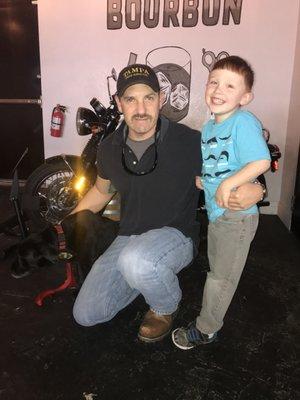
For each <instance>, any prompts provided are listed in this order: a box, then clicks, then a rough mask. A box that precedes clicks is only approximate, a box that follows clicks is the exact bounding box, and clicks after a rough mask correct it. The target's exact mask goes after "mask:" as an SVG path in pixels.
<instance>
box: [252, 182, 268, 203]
mask: <svg viewBox="0 0 300 400" xmlns="http://www.w3.org/2000/svg"><path fill="white" fill-rule="evenodd" d="M253 183H255V184H256V185H259V186H260V187H261V190H262V193H261V198H260V200H259V201H263V200H264V199H265V198H266V197H267V195H268V191H267V188H266V186H265V185H264V184H263V183H261V182H260V181H259V180H257V179H255V181H253Z"/></svg>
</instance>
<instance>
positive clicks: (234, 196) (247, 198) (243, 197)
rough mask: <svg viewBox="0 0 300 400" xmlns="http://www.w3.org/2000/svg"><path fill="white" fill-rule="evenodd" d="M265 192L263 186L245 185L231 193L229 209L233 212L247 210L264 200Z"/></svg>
mask: <svg viewBox="0 0 300 400" xmlns="http://www.w3.org/2000/svg"><path fill="white" fill-rule="evenodd" d="M263 195H264V190H263V187H262V186H261V185H258V184H255V183H245V184H244V185H241V186H239V187H238V188H237V189H236V190H234V191H232V192H231V193H230V197H229V200H228V208H229V209H230V210H233V211H241V210H246V209H247V208H249V207H252V206H254V205H255V204H256V203H258V202H259V201H261V200H262V198H263Z"/></svg>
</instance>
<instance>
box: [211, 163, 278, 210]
mask: <svg viewBox="0 0 300 400" xmlns="http://www.w3.org/2000/svg"><path fill="white" fill-rule="evenodd" d="M269 167H270V160H258V161H253V162H250V163H248V164H247V165H245V167H244V168H242V169H241V170H240V171H238V172H237V173H235V174H234V175H232V176H230V177H229V178H227V179H225V180H224V181H223V182H222V183H221V184H220V185H219V187H218V189H217V191H216V203H217V204H218V206H219V207H222V208H228V200H229V196H230V193H231V191H232V190H234V189H236V188H237V187H238V186H241V185H243V184H244V183H247V182H251V181H253V180H254V179H255V178H257V177H258V176H259V175H261V174H263V173H264V172H266V171H267V170H268V169H269Z"/></svg>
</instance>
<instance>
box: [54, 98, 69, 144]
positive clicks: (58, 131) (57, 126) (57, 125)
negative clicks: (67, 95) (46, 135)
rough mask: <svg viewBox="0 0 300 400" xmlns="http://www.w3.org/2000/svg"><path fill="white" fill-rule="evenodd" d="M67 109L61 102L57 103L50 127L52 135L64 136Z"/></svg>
mask: <svg viewBox="0 0 300 400" xmlns="http://www.w3.org/2000/svg"><path fill="white" fill-rule="evenodd" d="M66 109H67V108H66V107H65V106H61V105H60V104H57V105H56V107H54V108H53V111H52V117H51V128H50V134H51V136H54V137H60V136H62V130H63V125H64V119H65V111H66Z"/></svg>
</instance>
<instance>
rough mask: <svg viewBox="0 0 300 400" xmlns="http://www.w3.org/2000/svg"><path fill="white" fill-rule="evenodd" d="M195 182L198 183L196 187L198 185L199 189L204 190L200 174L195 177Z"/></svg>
mask: <svg viewBox="0 0 300 400" xmlns="http://www.w3.org/2000/svg"><path fill="white" fill-rule="evenodd" d="M195 183H196V187H197V188H198V189H201V190H203V185H202V181H201V178H200V176H196V178H195Z"/></svg>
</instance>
